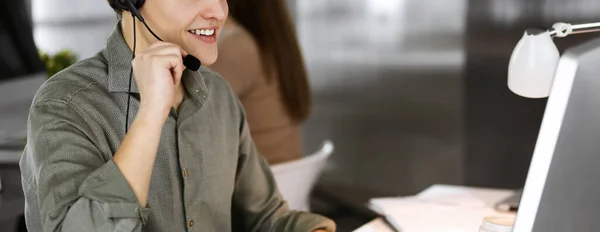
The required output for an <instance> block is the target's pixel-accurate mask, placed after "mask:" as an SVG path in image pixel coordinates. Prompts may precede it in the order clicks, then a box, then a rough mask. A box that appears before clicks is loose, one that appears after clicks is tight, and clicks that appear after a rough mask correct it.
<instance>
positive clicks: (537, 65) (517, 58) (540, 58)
mask: <svg viewBox="0 0 600 232" xmlns="http://www.w3.org/2000/svg"><path fill="white" fill-rule="evenodd" d="M559 58H560V54H559V52H558V49H557V48H556V45H554V42H553V41H552V37H551V36H550V33H549V32H548V31H547V30H541V29H528V30H527V31H525V33H524V34H523V38H521V40H520V41H519V43H517V46H516V47H515V49H514V50H513V53H512V55H511V57H510V63H509V65H508V88H509V89H510V90H511V91H512V92H513V93H515V94H517V95H520V96H523V97H527V98H544V97H548V96H549V95H550V88H551V86H552V81H553V79H554V73H555V71H556V65H557V64H558V59H559Z"/></svg>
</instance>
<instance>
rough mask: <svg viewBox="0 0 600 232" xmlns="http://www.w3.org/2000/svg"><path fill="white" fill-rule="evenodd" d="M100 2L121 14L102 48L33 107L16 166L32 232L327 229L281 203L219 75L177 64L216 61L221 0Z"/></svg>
mask: <svg viewBox="0 0 600 232" xmlns="http://www.w3.org/2000/svg"><path fill="white" fill-rule="evenodd" d="M117 1H132V2H133V3H134V5H135V6H136V9H138V8H139V13H140V14H141V15H144V16H146V17H145V22H146V23H147V24H148V25H149V26H150V28H152V29H153V30H154V32H156V34H158V35H160V36H162V39H164V41H165V42H160V41H158V40H157V38H155V37H153V35H151V31H150V30H149V29H146V28H145V27H144V26H143V24H141V23H140V22H139V21H137V20H134V19H133V17H132V14H131V13H130V11H131V10H129V11H122V9H119V8H117V7H116V6H123V5H125V2H117ZM109 2H110V3H111V6H113V8H115V9H116V10H117V12H118V13H119V14H121V15H122V19H121V20H120V22H119V24H118V25H117V26H116V27H115V30H114V32H113V34H112V35H111V36H110V37H109V39H108V42H107V46H106V48H105V49H103V50H102V51H101V52H99V53H98V54H96V55H95V56H94V57H91V58H89V59H86V60H83V61H80V62H78V63H76V64H75V65H73V66H71V67H69V68H67V69H65V70H64V71H62V72H60V73H58V74H56V75H55V76H53V77H52V78H50V80H49V81H47V82H46V83H45V84H44V85H43V86H42V87H41V88H40V90H39V91H38V92H37V94H36V96H35V99H34V101H33V103H32V106H31V110H30V115H29V122H28V143H27V147H26V149H25V151H24V154H23V157H22V159H21V163H20V166H21V171H22V182H23V190H24V193H25V197H26V206H25V211H26V212H25V215H26V222H27V227H28V229H29V231H32V232H38V231H78V232H79V231H123V232H128V231H138V232H139V231H157V232H158V231H161V232H162V231H207V232H208V231H216V232H227V231H265V232H266V231H269V232H270V231H292V232H296V231H298V232H311V231H323V232H324V231H329V232H332V231H334V230H335V224H334V223H333V222H332V221H331V220H329V219H327V218H324V217H322V216H319V215H315V214H310V213H306V212H295V211H291V210H288V208H287V204H286V203H285V201H284V199H282V197H281V195H280V193H279V192H278V190H277V186H276V183H275V181H274V178H273V175H272V173H271V172H270V169H269V166H268V165H267V163H266V162H265V161H264V159H263V158H262V157H261V156H260V154H259V153H258V152H257V150H256V148H255V146H254V143H253V141H252V138H251V137H250V134H249V129H248V125H247V123H246V119H245V113H244V110H243V108H242V107H241V104H240V102H239V101H238V99H237V98H236V96H235V94H234V93H233V92H232V91H231V90H230V88H229V86H228V85H227V83H226V82H225V81H224V80H223V79H221V78H220V77H219V76H218V75H217V74H215V73H214V72H212V71H210V70H208V69H206V68H201V69H200V70H198V71H192V70H189V69H185V67H184V65H183V61H182V60H183V59H182V57H183V56H187V55H188V54H191V55H194V56H196V57H198V58H199V60H200V61H201V62H202V63H204V64H211V63H213V62H214V61H215V60H216V57H217V45H216V39H217V36H218V34H219V31H220V29H221V27H222V26H223V23H224V21H225V19H226V17H227V3H226V1H225V0H182V1H176V2H174V1H173V0H147V1H146V2H145V3H144V1H139V0H137V1H136V0H109ZM142 5H143V7H142ZM136 13H137V12H136ZM134 25H135V26H134ZM134 31H135V32H134ZM134 41H135V42H134ZM132 49H133V50H134V51H136V52H135V53H136V54H135V59H134V60H133V61H132V60H131V58H132V55H133V53H132ZM131 70H133V76H130V72H131ZM130 78H133V81H130V80H131V79H130ZM128 115H131V116H128Z"/></svg>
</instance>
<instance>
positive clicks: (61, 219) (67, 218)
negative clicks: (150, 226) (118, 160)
mask: <svg viewBox="0 0 600 232" xmlns="http://www.w3.org/2000/svg"><path fill="white" fill-rule="evenodd" d="M88 123H89V122H87V121H86V120H85V119H84V117H82V116H81V115H80V114H79V113H78V112H77V110H75V109H74V108H73V107H71V106H70V105H69V104H68V103H67V102H61V101H45V102H38V103H35V104H34V105H33V106H32V108H31V111H30V116H29V125H28V137H27V140H28V141H27V146H26V149H25V151H24V153H23V157H22V158H21V163H20V166H21V172H22V182H23V190H24V194H25V197H26V207H25V210H26V212H25V213H26V221H27V226H28V229H29V231H33V232H37V231H123V232H127V231H141V228H142V225H143V223H144V222H145V220H146V218H147V214H148V209H146V208H143V207H141V206H140V205H139V204H138V202H137V198H136V197H135V194H134V193H133V190H132V189H131V187H130V186H129V184H128V183H127V180H126V179H125V177H124V176H123V174H122V173H121V171H120V170H119V168H118V167H117V166H116V164H115V163H114V162H113V161H112V160H111V159H109V160H106V159H105V158H103V156H102V155H101V152H100V150H99V149H98V147H97V146H96V145H95V143H94V140H93V139H92V138H94V136H95V135H94V133H93V131H92V130H91V128H90V127H89V126H88V125H89V124H88Z"/></svg>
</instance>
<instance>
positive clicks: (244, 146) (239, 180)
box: [233, 109, 336, 232]
mask: <svg viewBox="0 0 600 232" xmlns="http://www.w3.org/2000/svg"><path fill="white" fill-rule="evenodd" d="M241 112H242V115H245V113H244V111H243V109H241ZM240 133H241V135H240V148H239V152H240V154H239V161H238V170H237V175H236V184H235V191H234V196H233V198H234V199H233V201H234V202H233V204H234V210H235V211H234V212H233V213H234V222H233V224H234V227H239V226H240V227H241V228H236V229H239V231H253V232H270V231H286V232H311V231H314V230H317V229H322V230H326V231H329V232H333V231H335V230H336V228H335V223H334V222H333V221H332V220H330V219H328V218H326V217H323V216H320V215H317V214H312V213H308V212H299V211H292V210H289V209H288V206H287V203H286V202H285V200H284V199H283V197H282V196H281V194H280V193H279V190H278V189H277V184H276V182H275V178H274V177H273V173H272V172H271V169H270V168H269V165H268V164H267V162H266V161H265V160H264V159H263V158H262V157H261V156H260V154H259V152H258V151H257V149H256V146H255V145H254V142H253V141H252V138H251V136H250V131H249V129H248V125H247V122H246V120H245V117H244V118H243V119H242V120H241V127H240ZM235 231H238V230H235Z"/></svg>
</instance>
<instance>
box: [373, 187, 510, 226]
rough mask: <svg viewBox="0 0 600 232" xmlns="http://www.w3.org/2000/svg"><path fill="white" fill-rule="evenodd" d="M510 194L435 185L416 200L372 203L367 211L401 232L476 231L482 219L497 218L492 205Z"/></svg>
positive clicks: (508, 192)
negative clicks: (487, 217)
mask: <svg viewBox="0 0 600 232" xmlns="http://www.w3.org/2000/svg"><path fill="white" fill-rule="evenodd" d="M511 193H512V191H509V190H488V189H477V188H465V187H457V186H446V185H435V186H433V187H431V188H429V189H427V190H425V191H423V192H421V193H420V194H418V195H416V196H411V197H394V198H377V199H371V201H370V207H371V208H372V209H373V210H375V211H378V212H379V213H381V214H383V215H387V217H388V219H389V220H391V221H392V222H393V223H394V224H395V225H396V227H399V228H397V230H399V231H402V232H413V231H414V232H422V231H428V232H429V231H431V232H435V231H439V232H454V231H478V230H479V226H480V225H481V222H482V220H483V218H484V217H486V216H491V215H498V214H500V213H499V212H497V211H496V210H494V208H493V205H494V204H495V202H498V201H500V200H501V199H503V198H505V197H508V196H510V194H511Z"/></svg>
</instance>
